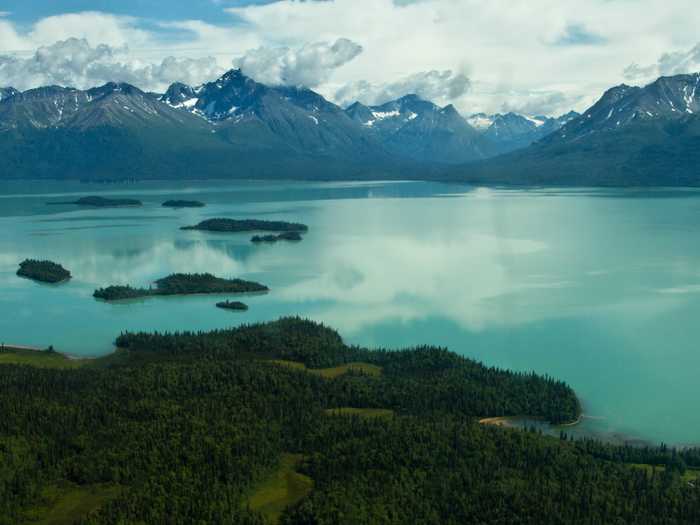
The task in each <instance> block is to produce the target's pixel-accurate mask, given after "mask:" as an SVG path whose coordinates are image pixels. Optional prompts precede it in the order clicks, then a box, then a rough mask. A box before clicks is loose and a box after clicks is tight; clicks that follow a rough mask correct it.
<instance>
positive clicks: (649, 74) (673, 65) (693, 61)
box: [623, 42, 700, 81]
mask: <svg viewBox="0 0 700 525" xmlns="http://www.w3.org/2000/svg"><path fill="white" fill-rule="evenodd" d="M698 70H700V42H699V43H697V44H695V45H694V46H693V47H692V48H690V49H688V50H687V51H673V52H666V53H663V54H662V55H661V56H660V57H659V58H658V60H657V61H656V63H655V64H649V65H646V66H640V65H639V64H637V63H632V64H630V65H629V66H627V67H626V68H625V69H624V71H623V75H624V77H625V79H627V80H630V81H638V80H641V81H647V80H652V79H654V78H656V77H659V76H667V75H678V74H681V73H695V72H696V71H698Z"/></svg>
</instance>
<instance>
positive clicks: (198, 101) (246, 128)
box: [161, 70, 388, 161]
mask: <svg viewBox="0 0 700 525" xmlns="http://www.w3.org/2000/svg"><path fill="white" fill-rule="evenodd" d="M161 100H162V101H163V102H166V103H167V104H168V105H169V106H171V107H172V108H176V109H179V110H184V111H186V112H189V113H191V114H194V115H198V116H200V117H203V118H204V119H206V120H207V121H208V122H210V123H212V124H214V125H216V126H217V129H218V130H219V132H220V133H222V134H224V135H225V136H226V137H228V138H229V140H231V141H234V142H239V143H245V142H247V143H249V144H250V145H251V147H255V146H256V145H259V144H261V143H262V144H265V143H269V144H274V145H276V146H277V147H282V148H289V149H290V150H291V151H294V152H297V153H302V154H305V155H323V156H333V157H338V158H344V159H350V160H360V159H362V160H365V161H366V160H370V159H375V160H386V159H388V155H387V154H386V152H385V151H384V149H383V148H382V147H381V146H380V144H379V143H378V142H377V141H376V140H374V139H373V137H372V136H370V135H368V134H367V133H365V131H364V130H363V129H362V127H361V126H360V125H359V124H357V122H355V121H354V120H353V119H351V118H349V117H348V116H347V115H346V114H345V112H344V111H343V110H342V109H341V108H340V107H338V106H336V105H335V104H333V103H331V102H328V101H327V100H326V99H324V98H323V97H322V96H321V95H319V94H318V93H315V92H313V91H311V90H309V89H304V88H295V87H270V86H265V85H263V84H260V83H258V82H256V81H254V80H253V79H251V78H249V77H247V76H245V75H243V73H241V71H240V70H232V71H229V72H228V73H226V74H225V75H224V76H222V77H221V78H220V79H218V80H216V81H215V82H210V83H207V84H204V85H202V86H199V87H196V88H192V87H190V86H186V85H184V84H174V85H172V86H171V87H170V88H169V89H168V91H167V93H166V94H165V95H164V96H163V97H162V99H161Z"/></svg>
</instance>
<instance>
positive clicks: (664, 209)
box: [0, 181, 700, 444]
mask: <svg viewBox="0 0 700 525" xmlns="http://www.w3.org/2000/svg"><path fill="white" fill-rule="evenodd" d="M95 194H99V195H103V196H114V197H130V198H138V199H141V200H142V201H143V202H144V206H143V207H141V208H103V209H92V208H79V207H77V206H73V205H56V206H47V205H46V203H47V202H52V201H54V202H55V201H66V200H71V199H72V200H75V198H77V197H79V196H85V195H95ZM66 197H69V199H66ZM172 198H187V199H196V200H200V201H203V202H206V203H207V206H206V207H205V208H196V209H178V210H172V209H166V208H163V207H161V205H160V204H161V203H162V202H163V201H165V200H168V199H172ZM211 217H231V218H262V219H269V220H288V221H298V222H303V223H305V224H308V225H309V227H310V230H309V232H308V234H306V235H305V236H304V240H303V241H302V242H298V243H283V242H280V243H276V244H274V245H253V244H252V243H251V242H250V237H251V235H252V234H250V233H248V234H215V233H207V232H199V231H181V230H179V227H180V226H185V225H191V224H195V223H197V222H199V221H201V220H203V219H206V218H211ZM699 235H700V192H698V191H695V190H682V189H681V190H665V189H659V190H609V189H606V190H587V189H577V190H568V189H567V190H562V189H539V190H498V189H486V188H473V187H468V186H461V185H443V184H436V183H420V182H391V183H384V182H372V183H292V182H269V183H267V182H264V183H263V182H215V181H209V182H199V183H189V182H188V183H174V182H151V183H137V184H128V185H88V184H78V183H68V184H65V183H64V184H59V183H52V182H42V183H3V184H2V185H0V342H4V343H6V344H17V345H28V346H38V347H47V346H49V345H53V346H54V347H55V348H56V349H57V350H59V351H62V352H66V353H68V354H71V355H76V356H80V355H82V356H96V355H103V354H106V353H109V352H110V351H112V342H113V341H114V338H115V337H116V336H117V335H118V334H119V333H120V332H122V331H124V330H131V331H133V330H148V331H152V330H160V331H163V330H184V329H194V330H207V329H213V328H221V327H229V326H235V325H237V324H240V323H246V322H254V321H264V320H271V319H275V318H278V317H280V316H283V315H301V316H304V317H309V318H312V319H315V320H319V321H323V322H325V323H327V324H329V325H330V326H332V327H334V328H336V329H337V330H338V331H339V332H340V333H341V335H342V336H343V337H344V338H345V340H346V341H347V342H349V343H357V344H362V345H367V346H371V347H378V346H379V347H389V348H399V347H406V346H412V345H417V344H435V345H440V346H446V347H448V348H450V349H451V350H453V351H455V352H458V353H461V354H463V355H466V356H469V357H473V358H476V359H479V360H482V361H484V362H485V363H487V364H489V365H497V366H501V367H506V368H511V369H514V370H520V371H531V370H534V371H536V372H538V373H542V374H550V375H552V376H554V377H557V378H560V379H562V380H565V381H567V382H568V383H570V384H571V385H572V386H573V387H574V388H575V389H576V391H577V393H578V394H579V396H580V398H581V399H582V401H583V404H584V408H585V413H586V416H588V417H585V418H584V419H583V421H582V423H581V424H580V425H578V426H577V427H576V431H575V432H576V433H579V432H580V433H585V432H588V433H593V434H596V433H597V434H600V433H603V434H609V435H618V436H624V439H632V440H634V439H639V440H650V441H653V442H658V441H665V442H667V443H675V444H697V443H700V415H697V414H698V412H697V410H695V404H696V403H695V401H696V399H697V395H698V394H697V388H696V384H697V376H698V372H699V371H700V348H698V343H697V341H699V340H700V323H698V322H697V319H698V318H699V317H700V243H698V242H697V240H698V237H699ZM28 257H31V258H49V259H51V260H54V261H56V262H59V263H61V264H63V265H64V266H65V267H66V268H68V269H69V270H71V272H72V273H73V279H71V280H70V281H69V282H66V283H62V284H60V285H42V284H38V283H35V282H33V281H29V280H26V279H20V278H18V277H17V276H16V275H15V272H16V270H17V266H18V264H19V262H20V261H21V260H23V259H25V258H28ZM205 271H207V272H211V273H214V274H216V275H218V276H222V277H241V278H244V279H251V280H256V281H259V282H261V283H263V284H266V285H268V286H269V287H270V288H271V292H270V293H269V294H265V295H255V296H246V297H245V298H243V299H241V300H243V301H244V302H245V303H246V304H248V305H249V307H250V309H249V310H248V311H247V312H242V313H241V312H237V313H235V314H234V313H232V312H228V311H224V310H221V309H218V308H216V307H215V304H216V302H217V301H220V300H222V296H220V295H217V296H213V297H210V296H192V297H181V296H180V297H152V298H147V299H143V300H133V301H128V302H123V303H104V302H101V301H96V300H95V299H93V298H92V292H93V291H94V289H95V288H97V287H101V286H106V285H109V284H127V283H128V284H132V285H138V286H147V285H148V284H149V283H151V282H152V281H154V280H155V279H157V278H160V277H163V276H165V275H167V274H169V273H172V272H205ZM227 298H228V297H227ZM230 298H231V299H232V300H236V296H230ZM568 433H574V432H568Z"/></svg>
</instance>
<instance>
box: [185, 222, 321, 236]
mask: <svg viewBox="0 0 700 525" xmlns="http://www.w3.org/2000/svg"><path fill="white" fill-rule="evenodd" d="M180 229H181V230H201V231H210V232H226V233H240V232H254V231H263V232H305V231H308V229H309V227H308V226H306V225H305V224H299V223H296V222H285V221H265V220H258V219H207V220H205V221H202V222H200V223H199V224H196V225H194V226H183V227H182V228H180Z"/></svg>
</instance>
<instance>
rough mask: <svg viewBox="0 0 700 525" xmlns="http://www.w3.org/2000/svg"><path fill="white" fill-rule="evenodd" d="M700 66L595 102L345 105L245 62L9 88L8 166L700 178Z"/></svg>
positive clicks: (171, 174) (498, 178)
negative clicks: (146, 77) (144, 79)
mask: <svg viewBox="0 0 700 525" xmlns="http://www.w3.org/2000/svg"><path fill="white" fill-rule="evenodd" d="M698 85H700V75H698V74H696V75H677V76H674V77H662V78H660V79H658V80H657V81H656V82H653V83H652V84H649V85H648V86H645V87H632V86H626V85H621V86H617V87H614V88H611V89H610V90H608V91H607V92H605V93H604V94H603V96H602V97H601V98H600V100H599V101H598V102H597V103H596V104H594V105H593V106H592V107H591V108H589V109H588V110H587V111H586V112H584V113H583V114H582V115H579V114H578V113H575V112H570V113H567V114H565V115H562V116H560V117H558V118H551V117H546V116H524V115H519V114H516V113H512V112H511V113H503V114H495V115H486V114H483V113H477V114H472V115H469V116H467V117H466V118H465V117H464V116H462V115H461V114H460V113H459V112H458V111H457V110H456V108H455V107H454V106H452V105H448V106H444V107H441V106H438V105H436V104H434V103H433V102H430V101H428V100H424V99H422V98H420V97H418V96H416V95H406V96H403V97H401V98H399V99H397V100H392V101H389V102H386V103H384V104H381V105H376V106H367V105H363V104H361V103H359V102H356V103H354V104H352V105H350V106H349V107H347V108H341V107H339V106H337V105H336V104H334V103H332V102H330V101H328V100H326V99H325V98H324V97H323V96H321V95H320V94H318V93H316V92H314V91H312V90H310V89H306V88H301V87H287V86H268V85H265V84H262V83H259V82H256V81H255V80H253V79H252V78H250V77H247V76H246V75H244V74H243V73H242V72H241V71H240V70H231V71H229V72H227V73H226V74H225V75H223V76H222V77H220V78H219V79H217V80H215V81H213V82H209V83H205V84H202V85H200V86H189V85H186V84H182V83H175V84H173V85H171V86H170V87H169V89H168V90H167V91H166V92H165V93H163V94H153V93H146V92H143V91H141V90H140V89H138V88H137V87H135V86H132V85H129V84H125V83H108V84H105V85H104V86H100V87H95V88H92V89H88V90H78V89H74V88H67V87H58V86H47V87H40V88H36V89H31V90H27V91H24V92H19V91H17V90H15V89H13V88H10V87H7V88H0V155H2V158H3V160H4V162H3V168H2V170H0V178H27V179H29V178H80V179H104V178H227V177H239V178H241V177H246V178H323V179H338V178H348V179H351V178H428V177H430V178H439V179H448V180H462V181H470V182H478V183H486V184H574V185H629V184H641V185H645V184H667V185H679V184H688V185H694V184H697V183H698V182H700V174H699V173H698V168H697V165H698V163H697V161H698V160H700V120H699V119H698V115H700V113H699V112H700V90H698V89H697V87H698Z"/></svg>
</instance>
